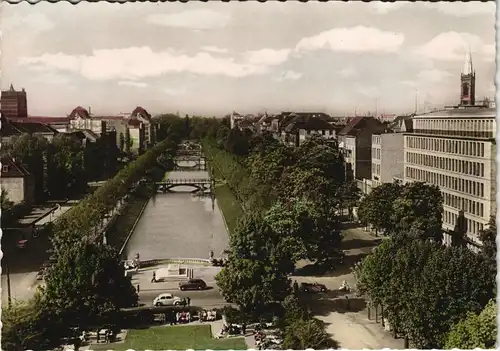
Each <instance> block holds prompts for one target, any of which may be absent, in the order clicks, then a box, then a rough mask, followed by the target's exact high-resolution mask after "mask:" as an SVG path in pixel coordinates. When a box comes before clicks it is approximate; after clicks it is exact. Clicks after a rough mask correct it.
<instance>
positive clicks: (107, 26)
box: [0, 1, 496, 116]
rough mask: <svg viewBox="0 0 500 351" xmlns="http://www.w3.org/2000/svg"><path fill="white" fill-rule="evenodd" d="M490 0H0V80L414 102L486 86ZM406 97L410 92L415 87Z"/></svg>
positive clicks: (31, 104) (124, 106) (73, 99)
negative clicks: (14, 1) (75, 0)
mask: <svg viewBox="0 0 500 351" xmlns="http://www.w3.org/2000/svg"><path fill="white" fill-rule="evenodd" d="M495 12H496V6H495V3H494V2H493V3H478V2H475V3H451V2H441V3H433V4H431V3H410V2H401V1H400V2H398V3H396V4H387V3H381V2H372V3H361V2H337V3H332V2H328V3H318V2H308V3H299V2H295V3H292V2H287V3H279V2H267V3H258V2H247V3H235V2H231V3H222V2H214V3H211V2H208V3H202V2H188V3H178V2H176V3H129V4H112V3H108V2H99V3H86V2H85V3H83V2H82V3H80V4H78V5H71V4H68V3H57V4H51V3H38V4H37V5H29V4H27V3H24V2H23V3H22V4H18V5H9V4H5V3H4V4H3V9H2V12H1V15H0V16H1V21H0V29H1V30H2V46H1V50H2V52H1V61H0V66H1V87H2V89H7V88H9V86H10V84H11V83H12V84H13V85H14V87H15V88H16V89H20V88H25V89H26V91H27V94H28V114H29V115H32V116H66V115H67V114H69V113H70V112H71V110H72V109H73V108H75V107H76V106H79V105H80V106H83V107H89V106H91V108H92V112H93V113H94V114H96V115H113V114H118V113H123V112H131V111H132V110H133V109H134V108H135V107H136V106H142V107H144V108H145V109H147V110H148V111H149V112H150V113H151V114H159V113H168V112H177V111H179V112H180V113H181V114H190V115H192V114H197V115H204V116H212V115H215V116H222V115H224V114H227V113H230V112H231V111H237V112H239V113H258V112H264V111H268V113H275V112H279V111H310V112H313V111H315V112H326V113H329V114H331V115H339V116H344V115H349V116H352V115H353V114H354V113H355V111H356V113H358V114H361V113H365V112H367V111H372V112H375V111H378V112H379V113H384V112H385V113H388V114H389V113H405V112H413V111H414V109H415V101H416V100H417V101H418V103H417V104H418V109H419V110H420V111H423V110H424V109H426V110H428V109H431V108H440V107H443V106H444V105H450V104H456V103H458V100H459V94H460V72H461V70H462V69H463V66H464V60H465V56H466V52H467V51H468V50H470V51H471V53H472V58H473V63H474V68H475V70H476V96H477V99H481V98H482V97H484V96H489V97H494V92H495V86H494V79H495ZM416 97H417V99H416Z"/></svg>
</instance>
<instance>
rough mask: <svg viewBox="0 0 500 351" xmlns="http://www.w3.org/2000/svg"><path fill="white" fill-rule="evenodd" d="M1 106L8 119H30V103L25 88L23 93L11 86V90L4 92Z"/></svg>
mask: <svg viewBox="0 0 500 351" xmlns="http://www.w3.org/2000/svg"><path fill="white" fill-rule="evenodd" d="M0 106H1V107H0V111H2V113H3V114H4V115H5V117H7V118H27V117H28V102H27V98H26V91H25V90H24V88H23V89H21V91H17V90H15V89H14V86H13V85H12V84H11V85H10V89H9V90H2V93H1V96H0Z"/></svg>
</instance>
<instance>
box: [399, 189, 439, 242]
mask: <svg viewBox="0 0 500 351" xmlns="http://www.w3.org/2000/svg"><path fill="white" fill-rule="evenodd" d="M442 218H443V197H442V195H441V191H440V190H439V187H438V186H436V185H431V184H426V183H422V182H412V183H408V184H405V185H404V187H403V188H402V189H401V194H400V196H399V197H398V198H397V199H396V200H394V203H393V205H392V213H391V221H392V222H393V223H394V225H395V232H397V233H398V234H400V233H405V234H412V235H413V236H417V237H419V238H423V239H425V238H428V239H432V240H434V241H435V242H438V243H441V242H442V241H443V232H442Z"/></svg>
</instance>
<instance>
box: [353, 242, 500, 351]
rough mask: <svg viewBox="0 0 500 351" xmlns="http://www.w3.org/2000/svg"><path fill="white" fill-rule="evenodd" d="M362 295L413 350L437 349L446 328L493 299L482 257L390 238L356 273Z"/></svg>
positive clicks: (459, 249) (457, 249) (489, 275)
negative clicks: (381, 312)
mask: <svg viewBox="0 0 500 351" xmlns="http://www.w3.org/2000/svg"><path fill="white" fill-rule="evenodd" d="M354 271H355V277H356V280H357V286H358V290H359V293H360V294H363V295H365V296H366V297H367V298H368V299H369V301H371V302H372V304H375V305H377V304H381V305H383V306H384V311H385V314H386V315H387V318H388V320H389V322H390V324H391V326H392V327H393V328H395V329H396V330H398V331H399V332H402V333H404V335H406V336H407V337H408V338H409V340H410V341H411V343H412V345H413V346H415V347H416V348H439V347H442V346H443V345H444V336H445V334H446V332H447V331H448V330H449V329H450V327H451V326H452V325H453V324H455V323H457V322H458V321H459V320H460V319H462V318H464V317H465V316H466V314H467V312H469V311H479V310H480V309H481V308H482V306H484V305H485V304H486V303H487V302H488V301H489V300H490V299H491V298H492V297H493V296H494V292H493V287H494V277H493V276H492V271H491V269H490V267H489V265H488V264H487V263H486V261H485V260H484V258H482V257H481V256H478V255H476V254H474V253H473V252H471V251H470V250H468V249H466V248H462V247H443V246H441V245H440V244H437V243H434V242H432V241H428V240H424V241H422V240H409V241H406V242H402V241H396V240H393V239H389V240H387V241H385V242H384V243H382V244H381V245H380V246H379V247H378V248H377V249H376V250H375V251H374V252H373V253H372V254H371V255H369V256H368V257H367V258H365V259H364V260H363V261H362V263H361V264H360V265H358V266H357V267H356V268H355V270H354Z"/></svg>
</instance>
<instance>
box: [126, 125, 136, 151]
mask: <svg viewBox="0 0 500 351" xmlns="http://www.w3.org/2000/svg"><path fill="white" fill-rule="evenodd" d="M124 141H125V152H126V153H127V154H130V149H131V148H132V145H133V143H134V140H132V138H131V137H130V129H128V128H125V137H124Z"/></svg>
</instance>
